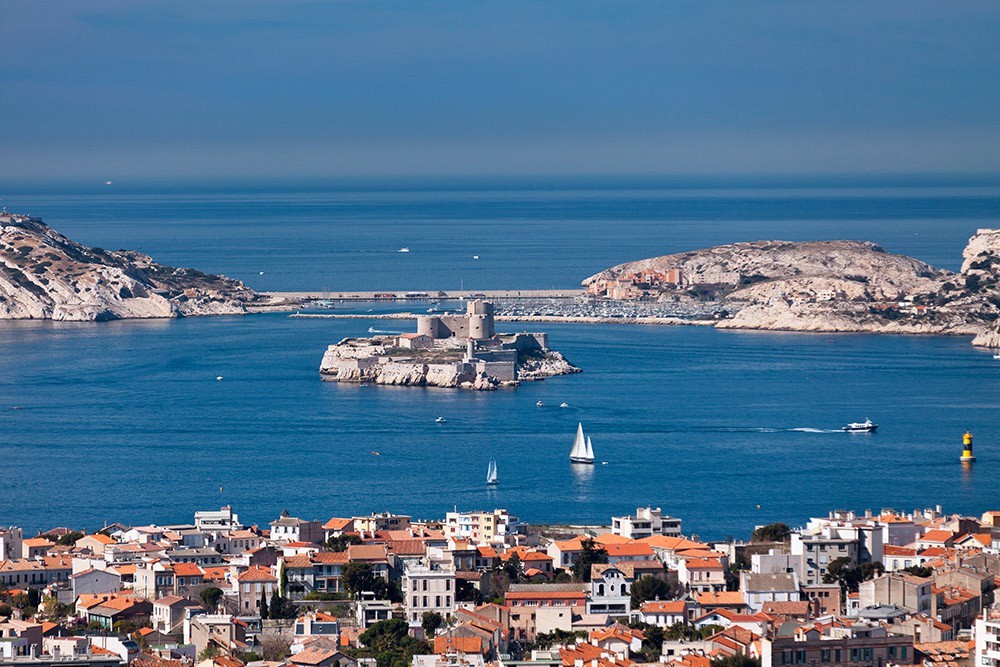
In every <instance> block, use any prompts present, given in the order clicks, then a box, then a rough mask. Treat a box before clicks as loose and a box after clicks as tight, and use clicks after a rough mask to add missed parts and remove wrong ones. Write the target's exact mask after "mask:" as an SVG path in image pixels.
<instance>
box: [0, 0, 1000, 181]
mask: <svg viewBox="0 0 1000 667" xmlns="http://www.w3.org/2000/svg"><path fill="white" fill-rule="evenodd" d="M2 14H3V17H4V24H5V28H6V29H5V34H4V39H5V47H4V58H3V62H2V63H0V117H2V118H3V122H2V123H0V144H2V145H3V146H4V148H5V151H4V154H5V158H6V159H5V160H4V161H3V162H2V164H0V184H3V185H4V186H5V187H9V186H10V185H11V184H22V185H24V184H27V185H30V186H32V187H44V184H55V183H74V184H81V183H103V182H104V181H105V180H112V181H114V182H115V183H116V184H118V183H122V184H125V183H129V182H131V183H139V182H145V183H151V182H162V181H171V180H178V179H179V180H180V181H183V182H188V183H197V182H199V181H200V180H206V181H231V182H245V183H250V182H267V181H268V180H269V179H275V180H277V181H282V182H287V181H293V180H295V179H305V180H312V181H317V182H319V181H324V180H338V179H345V178H346V179H380V178H384V179H392V178H397V179H430V180H433V179H448V178H485V179H488V178H494V179H504V178H522V179H529V178H531V177H537V178H540V179H546V178H548V179H559V178H566V179H572V178H574V177H579V178H598V177H607V178H612V179H613V178H624V179H628V178H634V179H639V180H641V179H649V178H652V179H656V178H661V179H668V180H669V179H672V178H681V179H683V178H685V177H691V176H692V175H696V176H701V177H720V178H734V177H738V175H743V176H744V177H747V178H751V179H753V178H757V177H764V178H766V177H796V176H809V175H814V176H822V175H828V176H831V177H840V176H842V175H844V174H856V175H862V176H864V175H870V176H875V177H882V176H890V177H891V176H892V175H899V174H917V175H927V174H931V175H939V176H940V177H942V178H945V179H948V178H951V177H961V178H970V179H973V180H977V179H980V178H989V177H995V176H996V175H997V174H1000V85H998V84H1000V69H998V68H997V67H996V63H997V62H1000V40H998V39H996V35H998V34H1000V5H997V4H996V3H990V2H967V3H962V4H948V5H943V4H940V3H933V2H905V3H904V2H901V1H898V0H897V1H892V2H885V3H880V4H878V5H872V4H869V3H862V2H845V3H838V4H836V5H829V4H825V3H811V2H796V3H790V2H785V3H780V2H759V3H753V4H745V3H736V2H698V3H691V2H679V3H670V4H666V3H636V4H630V5H627V6H624V5H616V4H608V3H600V2H583V3H577V2H572V3H570V2H565V1H562V2H551V3H531V2H514V1H511V2H502V3H492V4H463V3H452V2H437V3H427V2H382V3H367V2H350V1H347V2H329V3H327V2H296V3H283V4H280V5H272V4H271V3H266V2H247V3H235V2H231V3H217V4H210V5H203V4H200V3H199V4H196V3H190V2H188V3H184V2H181V3H165V2H150V3H143V4H142V5H137V4H135V3H131V2H127V1H125V0H98V1H97V2H92V3H87V4H86V5H78V4H76V3H71V2H65V1H63V2H54V3H45V4H44V5H40V4H37V3H28V2H23V1H16V2H12V3H7V4H6V5H5V6H4V9H3V10H2ZM734 175H737V176H734Z"/></svg>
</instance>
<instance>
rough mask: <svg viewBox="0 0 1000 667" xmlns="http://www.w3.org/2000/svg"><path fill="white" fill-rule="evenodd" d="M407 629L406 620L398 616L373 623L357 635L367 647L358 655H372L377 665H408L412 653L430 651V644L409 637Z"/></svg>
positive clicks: (389, 666) (388, 666)
mask: <svg viewBox="0 0 1000 667" xmlns="http://www.w3.org/2000/svg"><path fill="white" fill-rule="evenodd" d="M407 630H408V628H407V625H406V621H404V620H402V619H399V618H390V619H388V620H385V621H379V622H378V623H375V624H374V625H372V626H371V627H370V628H368V629H367V630H365V631H364V632H363V633H361V636H360V637H358V639H359V640H360V641H361V643H362V644H364V645H365V646H366V647H367V649H365V650H364V651H362V653H363V654H364V655H361V656H359V657H374V658H375V660H376V662H377V663H378V667H396V666H397V665H402V667H408V666H409V665H410V664H412V662H413V656H414V655H425V654H427V653H431V647H430V644H428V643H427V642H425V641H423V640H421V639H415V638H413V637H410V636H409V634H408V633H407Z"/></svg>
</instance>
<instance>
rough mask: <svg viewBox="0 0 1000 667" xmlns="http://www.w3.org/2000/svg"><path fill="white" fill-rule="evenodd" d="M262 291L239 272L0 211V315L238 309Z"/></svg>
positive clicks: (83, 316) (100, 316)
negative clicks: (173, 263)
mask: <svg viewBox="0 0 1000 667" xmlns="http://www.w3.org/2000/svg"><path fill="white" fill-rule="evenodd" d="M260 299H261V297H260V295H259V294H257V292H255V291H253V290H252V289H250V288H248V287H246V286H245V285H244V284H243V283H241V282H240V281H238V280H232V279H230V278H226V277H224V276H216V275H209V274H205V273H201V272H200V271H195V270H194V269H175V268H172V267H168V266H163V265H160V264H156V263H155V262H153V260H152V259H151V258H150V257H148V256H147V255H143V254H142V253H138V252H132V251H126V250H118V251H107V250H102V249H100V248H89V247H87V246H84V245H81V244H79V243H76V242H75V241H72V240H70V239H68V238H66V237H65V236H63V235H62V234H60V233H58V232H57V231H55V230H54V229H52V228H50V227H48V226H47V225H45V224H44V223H43V222H42V221H41V220H39V219H37V218H29V217H27V216H21V215H14V214H8V213H4V214H0V319H52V320H79V321H96V320H112V319H128V318H158V317H180V316H184V315H223V314H237V313H244V312H246V305H247V304H248V303H253V302H256V301H259V300H260Z"/></svg>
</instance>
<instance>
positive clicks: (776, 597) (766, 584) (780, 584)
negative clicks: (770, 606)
mask: <svg viewBox="0 0 1000 667" xmlns="http://www.w3.org/2000/svg"><path fill="white" fill-rule="evenodd" d="M740 592H741V593H743V599H744V600H746V603H747V606H749V607H750V611H751V612H753V613H757V612H759V611H761V609H763V607H764V603H766V602H798V601H799V600H800V599H801V598H800V596H801V593H800V591H799V579H798V577H797V576H796V574H795V573H794V572H769V573H766V574H765V573H760V574H758V573H753V572H741V573H740Z"/></svg>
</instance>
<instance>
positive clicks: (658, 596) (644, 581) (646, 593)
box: [632, 574, 673, 609]
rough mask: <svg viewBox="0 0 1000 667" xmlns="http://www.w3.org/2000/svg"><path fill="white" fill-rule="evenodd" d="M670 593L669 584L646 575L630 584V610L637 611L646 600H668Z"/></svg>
mask: <svg viewBox="0 0 1000 667" xmlns="http://www.w3.org/2000/svg"><path fill="white" fill-rule="evenodd" d="M672 592H673V591H671V590H670V584H668V583H667V582H665V581H664V580H663V579H660V578H659V577H654V576H651V575H648V574H647V575H646V576H644V577H640V578H639V579H637V580H636V581H635V583H633V584H632V608H633V609H638V608H639V605H641V604H642V603H643V602H645V601H646V600H669V599H670V597H671V593H672Z"/></svg>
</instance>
